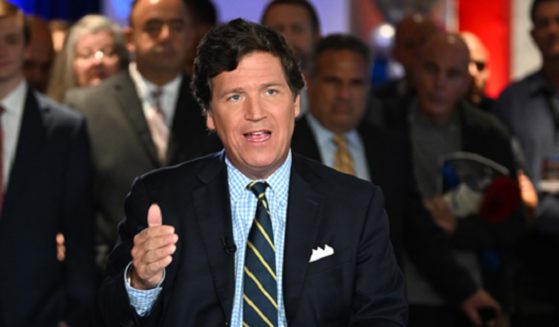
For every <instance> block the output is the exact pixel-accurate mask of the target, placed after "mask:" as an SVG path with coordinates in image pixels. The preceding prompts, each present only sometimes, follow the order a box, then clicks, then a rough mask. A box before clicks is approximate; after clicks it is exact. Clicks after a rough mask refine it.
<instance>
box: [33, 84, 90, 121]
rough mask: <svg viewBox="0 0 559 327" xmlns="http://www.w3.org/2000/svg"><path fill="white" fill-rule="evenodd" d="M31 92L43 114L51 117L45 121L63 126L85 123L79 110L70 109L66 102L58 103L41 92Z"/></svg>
mask: <svg viewBox="0 0 559 327" xmlns="http://www.w3.org/2000/svg"><path fill="white" fill-rule="evenodd" d="M31 92H32V93H31V94H32V96H33V97H34V98H35V100H36V101H37V105H38V108H39V111H40V112H41V114H42V115H43V116H48V117H49V119H48V120H43V121H44V122H49V123H53V124H56V125H61V126H79V125H82V124H83V123H84V121H85V118H84V116H83V115H82V114H80V113H79V112H76V111H74V110H72V109H70V108H69V107H67V106H66V105H64V104H61V103H58V102H56V101H54V100H52V99H50V98H49V97H47V96H45V95H43V94H41V93H39V92H36V91H31Z"/></svg>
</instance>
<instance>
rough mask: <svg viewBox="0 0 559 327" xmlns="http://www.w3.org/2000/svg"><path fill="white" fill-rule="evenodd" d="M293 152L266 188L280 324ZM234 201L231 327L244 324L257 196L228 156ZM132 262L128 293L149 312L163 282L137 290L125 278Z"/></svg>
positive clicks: (139, 309) (280, 321) (139, 310)
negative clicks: (248, 247) (247, 253)
mask: <svg viewBox="0 0 559 327" xmlns="http://www.w3.org/2000/svg"><path fill="white" fill-rule="evenodd" d="M291 161H292V159H291V152H290V153H289V155H288V156H287V159H286V160H285V162H284V163H283V164H282V165H281V166H280V167H279V168H278V169H277V170H276V171H275V172H274V173H273V174H272V175H271V176H270V177H268V178H267V179H266V182H267V183H268V185H269V187H268V188H267V189H266V199H267V200H268V204H269V206H270V212H271V214H272V215H271V219H272V228H273V229H274V245H275V248H276V275H277V276H278V279H277V283H278V284H277V290H278V296H277V300H278V326H287V319H286V316H285V307H284V302H283V283H282V281H283V253H284V245H285V244H284V242H285V226H286V219H287V200H288V196H289V179H290V176H291ZM225 163H226V165H227V176H228V181H227V182H228V185H229V195H230V204H231V211H232V212H231V215H232V220H233V221H232V226H233V240H234V242H235V245H236V247H237V251H235V295H234V300H233V309H232V312H231V326H232V327H242V326H243V299H242V293H243V266H244V261H245V248H246V243H247V239H248V233H249V231H250V227H251V225H252V221H253V219H254V215H255V212H256V205H257V199H256V197H255V196H254V194H253V193H252V191H250V190H248V189H247V188H246V186H247V185H248V184H249V183H250V182H251V180H250V179H249V178H248V177H246V176H244V175H243V174H242V173H241V172H240V171H239V170H238V169H237V168H235V166H233V164H232V163H231V162H230V161H229V159H227V158H226V159H225ZM129 268H130V264H128V267H127V268H126V272H125V280H124V284H125V287H126V290H127V292H128V297H129V299H130V304H131V305H132V306H133V307H134V309H135V310H136V312H137V313H138V315H140V316H144V315H146V314H148V313H149V312H150V310H151V308H152V306H153V304H154V303H155V300H157V297H158V296H159V293H160V292H161V289H162V288H161V287H160V285H161V283H162V281H161V283H160V284H159V285H158V286H157V287H156V288H154V289H151V290H145V291H143V290H136V289H134V288H132V287H131V286H130V281H129V280H128V279H127V278H126V276H128V270H129Z"/></svg>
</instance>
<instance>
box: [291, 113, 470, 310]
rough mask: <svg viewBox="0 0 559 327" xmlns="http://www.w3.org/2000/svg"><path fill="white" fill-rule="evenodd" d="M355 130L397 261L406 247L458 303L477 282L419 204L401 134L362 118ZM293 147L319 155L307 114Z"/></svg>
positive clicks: (317, 157) (441, 289) (311, 155)
mask: <svg viewBox="0 0 559 327" xmlns="http://www.w3.org/2000/svg"><path fill="white" fill-rule="evenodd" d="M357 132H358V133H359V136H360V137H361V140H362V142H363V146H364V148H365V157H366V159H367V165H368V168H369V176H370V177H371V180H372V181H373V183H375V184H377V185H379V186H380V188H381V189H382V192H383V194H384V198H385V208H386V211H387V213H388V217H389V222H390V238H391V240H392V244H393V246H394V249H395V253H396V256H397V259H398V262H399V263H400V264H401V263H402V262H403V261H402V259H403V255H404V252H407V253H408V255H409V256H410V258H411V259H412V260H413V262H414V263H415V264H416V265H417V266H418V268H419V269H420V270H421V271H422V273H424V274H425V275H426V277H427V278H428V279H429V280H430V281H431V282H432V283H433V285H434V287H435V289H437V290H438V291H439V292H441V293H442V294H443V295H444V296H445V297H446V298H448V299H449V300H450V301H452V302H455V303H461V302H462V301H463V300H465V299H466V298H467V297H468V296H470V295H472V294H473V293H474V292H475V290H476V289H477V286H476V284H475V282H474V281H473V279H472V278H471V277H470V275H469V273H468V272H467V271H465V270H464V269H463V268H462V267H461V266H459V265H458V264H457V263H456V261H455V259H454V258H453V256H452V254H451V252H450V251H449V250H448V248H449V247H450V246H448V245H447V241H446V240H445V239H444V238H445V237H444V235H443V234H442V231H441V230H440V229H439V228H438V227H437V226H436V225H435V224H434V223H433V221H432V219H431V217H429V214H428V212H427V211H426V210H425V209H424V207H423V205H422V203H421V199H420V196H419V192H418V191H417V187H416V183H415V178H414V175H413V169H412V162H411V158H410V147H409V142H408V141H407V139H406V138H405V135H404V134H403V133H400V132H393V131H388V130H384V129H381V128H377V127H373V126H371V125H369V124H367V123H362V124H361V125H360V126H359V127H358V129H357ZM291 146H292V149H293V151H294V152H297V153H299V154H302V155H305V156H307V157H309V158H311V159H314V160H317V161H322V160H323V159H322V158H321V157H320V152H319V148H318V144H317V142H316V138H315V135H314V133H313V132H312V130H311V128H310V126H309V123H308V119H307V118H306V117H303V118H301V119H299V120H298V121H297V123H296V125H295V132H294V134H293V139H292V142H291Z"/></svg>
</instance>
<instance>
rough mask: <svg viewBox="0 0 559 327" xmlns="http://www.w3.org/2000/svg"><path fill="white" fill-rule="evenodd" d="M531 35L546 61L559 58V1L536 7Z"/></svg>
mask: <svg viewBox="0 0 559 327" xmlns="http://www.w3.org/2000/svg"><path fill="white" fill-rule="evenodd" d="M531 34H532V39H533V40H534V42H535V43H536V45H537V47H538V49H539V50H540V52H541V54H542V56H543V58H544V59H546V58H554V57H559V1H550V2H544V3H542V4H540V5H538V6H537V7H536V10H535V12H534V26H533V27H532V31H531Z"/></svg>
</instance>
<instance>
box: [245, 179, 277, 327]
mask: <svg viewBox="0 0 559 327" xmlns="http://www.w3.org/2000/svg"><path fill="white" fill-rule="evenodd" d="M266 187H268V184H267V183H266V182H251V183H249V184H248V185H247V189H249V190H251V191H252V192H253V193H254V195H255V196H256V198H257V199H258V203H257V205H256V216H255V217H254V221H253V222H252V226H251V228H250V232H249V235H248V241H247V247H246V251H245V266H244V277H243V283H244V285H243V326H277V321H278V303H277V293H278V291H277V278H276V255H275V252H276V248H275V246H274V233H273V230H272V220H271V218H270V208H269V207H268V202H267V201H266Z"/></svg>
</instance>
